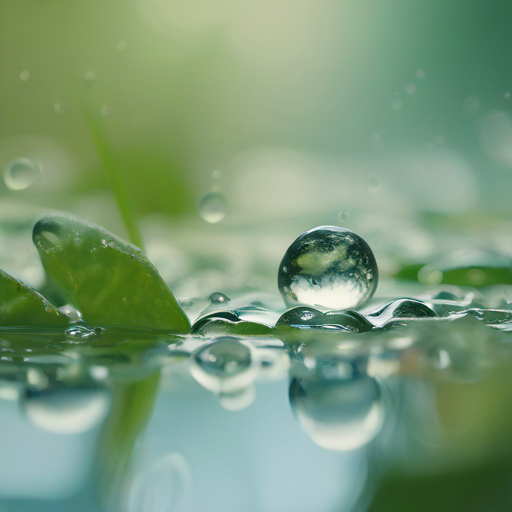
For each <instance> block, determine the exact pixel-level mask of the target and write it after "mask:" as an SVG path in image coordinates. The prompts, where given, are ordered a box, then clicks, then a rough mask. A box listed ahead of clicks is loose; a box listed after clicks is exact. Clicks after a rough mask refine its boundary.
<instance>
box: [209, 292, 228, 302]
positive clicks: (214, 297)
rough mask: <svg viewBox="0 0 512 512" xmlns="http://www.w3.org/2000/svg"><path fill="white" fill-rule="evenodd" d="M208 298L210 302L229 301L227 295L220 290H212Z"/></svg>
mask: <svg viewBox="0 0 512 512" xmlns="http://www.w3.org/2000/svg"><path fill="white" fill-rule="evenodd" d="M208 298H209V299H210V303H211V304H227V303H228V302H229V301H230V299H229V297H228V296H227V295H224V294H223V293H221V292H213V293H212V294H211V295H210V297H208Z"/></svg>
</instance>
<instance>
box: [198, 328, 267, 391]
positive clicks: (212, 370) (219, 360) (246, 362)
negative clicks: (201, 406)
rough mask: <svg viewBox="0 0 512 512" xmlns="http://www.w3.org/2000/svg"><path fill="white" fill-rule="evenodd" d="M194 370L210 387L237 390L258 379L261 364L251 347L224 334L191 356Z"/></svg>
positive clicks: (206, 386) (206, 385) (201, 382)
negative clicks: (258, 369)
mask: <svg viewBox="0 0 512 512" xmlns="http://www.w3.org/2000/svg"><path fill="white" fill-rule="evenodd" d="M190 361H191V366H190V372H191V373H192V376H193V377H194V378H195V379H196V380H197V381H198V382H199V383H200V384H201V385H202V386H203V387H205V388H206V389H209V390H210V391H213V392H215V393H234V392H237V391H240V390H242V389H245V388H247V387H248V386H249V385H250V384H252V382H253V381H254V379H255V377H256V374H257V366H256V365H255V364H254V363H255V361H254V357H253V352H252V350H251V348H250V347H249V346H248V345H246V344H244V343H242V342H240V341H239V340H238V339H236V338H231V337H223V338H219V339H217V340H216V341H215V342H213V343H209V344H207V345H203V346H202V347H199V348H198V349H197V350H195V351H194V352H193V353H192V355H191V356H190Z"/></svg>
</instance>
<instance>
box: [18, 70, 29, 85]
mask: <svg viewBox="0 0 512 512" xmlns="http://www.w3.org/2000/svg"><path fill="white" fill-rule="evenodd" d="M20 78H21V80H22V81H23V82H26V81H27V80H28V79H29V78H30V71H29V70H28V69H24V70H23V71H22V72H21V73H20Z"/></svg>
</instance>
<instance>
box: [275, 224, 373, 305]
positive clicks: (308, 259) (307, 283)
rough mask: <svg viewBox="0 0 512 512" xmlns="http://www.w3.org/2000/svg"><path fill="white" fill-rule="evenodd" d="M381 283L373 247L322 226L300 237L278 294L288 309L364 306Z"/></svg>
mask: <svg viewBox="0 0 512 512" xmlns="http://www.w3.org/2000/svg"><path fill="white" fill-rule="evenodd" d="M285 269H286V270H285ZM378 280H379V273H378V268H377V262H376V261H375V256H374V255H373V252H372V250H371V249H370V246H369V245H368V244H367V243H366V242H365V241H364V240H363V239H362V238H361V237H360V236H359V235H356V234H355V233H353V232H352V231H350V230H348V229H345V228H340V227H338V226H319V227H316V228H313V229H310V230H308V231H306V232H305V233H303V234H302V235H300V236H299V237H298V238H297V240H295V242H293V244H292V245H291V246H290V247H289V248H288V250H287V251H286V253H285V255H284V257H283V259H282V261H281V265H280V266H279V275H278V285H279V291H280V292H281V295H282V296H283V298H284V300H285V302H286V303H287V304H288V305H289V306H295V305H297V304H305V305H310V306H320V307H324V308H329V309H348V308H355V307H357V306H360V305H362V304H363V303H364V302H366V301H367V300H368V299H369V298H370V297H371V296H372V295H373V293H374V292H375V289H376V288H377V283H378Z"/></svg>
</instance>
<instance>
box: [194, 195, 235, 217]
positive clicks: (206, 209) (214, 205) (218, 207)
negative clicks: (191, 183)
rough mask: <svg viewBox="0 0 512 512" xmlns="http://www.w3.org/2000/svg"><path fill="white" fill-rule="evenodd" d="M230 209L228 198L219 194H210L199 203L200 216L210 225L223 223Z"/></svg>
mask: <svg viewBox="0 0 512 512" xmlns="http://www.w3.org/2000/svg"><path fill="white" fill-rule="evenodd" d="M227 209H228V203H227V201H226V198H225V197H224V196H223V195H222V194H219V193H218V192H209V193H208V194H206V195H205V196H203V197H202V198H201V201H199V214H200V215H201V217H202V218H203V219H204V220H205V221H206V222H209V223H210V224H215V223H216V222H219V221H221V220H222V219H223V218H224V217H225V216H226V212H227Z"/></svg>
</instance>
